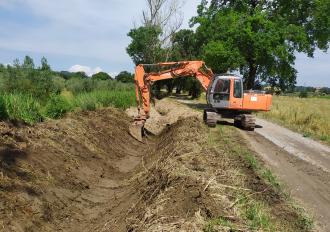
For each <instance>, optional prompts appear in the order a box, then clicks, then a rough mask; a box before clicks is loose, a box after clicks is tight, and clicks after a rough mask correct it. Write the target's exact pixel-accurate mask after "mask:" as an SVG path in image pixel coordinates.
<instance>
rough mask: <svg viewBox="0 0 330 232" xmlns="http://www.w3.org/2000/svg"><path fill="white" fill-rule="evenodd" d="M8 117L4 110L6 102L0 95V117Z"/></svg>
mask: <svg viewBox="0 0 330 232" xmlns="http://www.w3.org/2000/svg"><path fill="white" fill-rule="evenodd" d="M7 118H8V114H7V111H6V102H5V99H4V98H3V96H0V119H1V120H4V119H7Z"/></svg>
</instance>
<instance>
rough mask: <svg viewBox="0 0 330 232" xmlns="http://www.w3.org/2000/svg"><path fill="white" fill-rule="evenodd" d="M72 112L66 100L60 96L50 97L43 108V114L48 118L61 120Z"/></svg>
mask: <svg viewBox="0 0 330 232" xmlns="http://www.w3.org/2000/svg"><path fill="white" fill-rule="evenodd" d="M71 110H72V105H71V104H70V103H69V102H68V100H67V99H66V98H65V97H63V96H61V95H53V96H51V97H50V98H49V99H48V101H47V104H46V106H45V108H44V109H43V113H44V115H45V116H46V117H48V118H54V119H57V118H61V117H63V116H64V115H65V114H66V113H67V112H69V111H71Z"/></svg>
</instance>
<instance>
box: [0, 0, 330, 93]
mask: <svg viewBox="0 0 330 232" xmlns="http://www.w3.org/2000/svg"><path fill="white" fill-rule="evenodd" d="M145 2H146V0H131V1H123V0H56V1H54V0H0V63H2V64H11V63H12V61H13V60H14V59H15V58H19V59H20V60H23V59H24V56H25V55H29V56H31V57H32V58H33V59H34V60H35V63H36V64H38V63H39V61H40V59H41V57H42V56H45V57H46V58H47V59H48V62H49V64H50V65H51V67H52V69H54V70H58V71H61V70H66V71H85V72H86V73H87V74H88V75H92V74H93V73H97V72H100V71H105V72H108V73H109V74H110V75H112V76H114V75H116V74H118V73H119V72H120V71H123V70H128V71H131V72H132V71H133V70H134V64H133V62H132V61H131V59H130V57H129V56H128V55H127V53H126V47H127V46H128V44H129V43H130V39H129V37H128V36H127V33H128V32H129V30H130V29H132V28H133V27H134V26H135V25H139V24H140V23H141V12H142V10H143V9H144V8H145V7H146V4H145ZM199 3H200V0H185V4H184V6H183V8H182V13H183V17H184V23H183V25H182V28H188V22H189V19H190V18H191V17H192V16H194V15H196V9H197V5H198V4H199ZM296 69H297V70H298V78H297V84H298V85H305V86H315V87H321V86H327V87H330V54H329V53H323V52H321V51H316V53H315V56H314V58H313V59H311V58H307V57H306V56H305V55H304V54H297V60H296Z"/></svg>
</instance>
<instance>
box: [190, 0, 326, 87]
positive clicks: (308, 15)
mask: <svg viewBox="0 0 330 232" xmlns="http://www.w3.org/2000/svg"><path fill="white" fill-rule="evenodd" d="M329 5H330V4H329V1H328V0H318V1H299V0H296V1H243V0H240V1H231V0H228V1H219V0H212V1H210V3H208V2H207V1H205V0H203V1H202V3H201V5H200V6H199V7H198V16H197V17H195V18H193V19H192V23H193V24H195V25H198V27H197V29H196V37H197V44H198V46H199V47H202V51H201V56H202V57H203V58H204V59H205V60H206V62H207V64H208V65H209V66H210V67H211V68H212V69H213V70H215V71H216V72H224V71H227V70H240V73H241V74H242V75H243V76H244V78H245V84H246V87H247V88H248V89H250V88H252V87H253V86H254V83H255V81H256V80H258V81H265V82H268V83H270V84H271V85H272V86H279V87H281V88H282V89H286V88H288V87H290V86H291V85H293V84H294V83H295V79H296V70H295V69H294V61H295V52H303V53H307V54H308V55H309V56H312V55H313V52H314V50H315V48H316V47H319V48H320V49H323V50H326V49H327V48H328V42H329V35H330V30H329V28H330V20H329V15H330V14H329V13H330V10H329ZM198 46H197V47H198Z"/></svg>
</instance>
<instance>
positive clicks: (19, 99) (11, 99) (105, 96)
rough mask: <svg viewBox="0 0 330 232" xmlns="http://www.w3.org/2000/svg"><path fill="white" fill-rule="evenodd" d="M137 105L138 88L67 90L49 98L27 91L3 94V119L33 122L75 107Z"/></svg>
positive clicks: (0, 106)
mask: <svg viewBox="0 0 330 232" xmlns="http://www.w3.org/2000/svg"><path fill="white" fill-rule="evenodd" d="M134 104H135V94H134V91H130V90H119V89H115V90H94V91H92V92H83V93H79V94H77V95H73V94H72V93H71V92H69V91H63V93H62V94H61V95H52V96H50V97H49V98H48V99H47V100H46V101H41V100H39V99H38V98H36V97H33V96H32V95H29V94H23V93H13V94H1V95H0V118H1V119H2V120H6V119H9V120H11V121H22V122H25V123H27V124H29V125H33V124H35V123H37V122H41V121H43V120H45V119H46V118H53V119H58V118H61V117H63V116H64V115H65V114H66V113H67V112H70V111H74V110H96V109H97V108H100V107H108V106H113V107H116V108H120V109H126V108H128V107H130V106H132V105H134Z"/></svg>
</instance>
